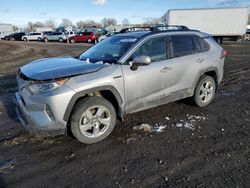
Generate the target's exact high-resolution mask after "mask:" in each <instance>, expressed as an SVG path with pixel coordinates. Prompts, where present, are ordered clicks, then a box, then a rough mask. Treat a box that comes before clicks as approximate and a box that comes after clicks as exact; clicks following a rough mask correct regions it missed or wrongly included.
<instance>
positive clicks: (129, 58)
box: [122, 34, 171, 65]
mask: <svg viewBox="0 0 250 188" xmlns="http://www.w3.org/2000/svg"><path fill="white" fill-rule="evenodd" d="M158 37H162V38H165V43H166V49H165V50H166V57H165V59H163V60H160V61H156V62H161V61H166V60H169V59H171V53H170V48H169V47H170V46H169V43H168V40H169V36H168V35H167V34H164V35H153V36H151V37H149V38H145V40H143V42H141V41H140V40H139V41H138V44H139V45H136V44H135V48H133V49H131V50H129V51H131V52H132V53H131V54H130V55H129V56H128V57H127V58H126V60H125V61H124V63H122V64H123V65H129V61H131V56H132V55H133V53H134V52H135V51H136V50H137V49H138V48H140V47H141V46H142V45H143V44H145V43H146V42H147V41H149V40H151V39H154V38H158ZM125 55H126V54H125ZM152 63H155V62H152Z"/></svg>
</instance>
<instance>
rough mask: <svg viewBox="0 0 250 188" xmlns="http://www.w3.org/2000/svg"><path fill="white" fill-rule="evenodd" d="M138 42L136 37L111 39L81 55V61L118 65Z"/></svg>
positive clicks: (115, 37)
mask: <svg viewBox="0 0 250 188" xmlns="http://www.w3.org/2000/svg"><path fill="white" fill-rule="evenodd" d="M136 41H137V38H135V37H128V36H114V37H109V38H107V39H105V40H103V41H102V42H100V43H98V44H96V45H95V46H93V47H92V48H90V49H88V50H87V51H86V52H84V53H83V54H81V55H80V58H79V59H80V60H85V61H86V60H89V62H91V63H96V62H99V61H103V63H116V62H117V61H118V60H119V59H120V58H121V57H122V56H123V55H124V54H125V53H126V52H127V51H128V49H129V48H130V47H131V46H132V45H133V44H134V43H135V42H136Z"/></svg>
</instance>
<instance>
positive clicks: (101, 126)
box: [70, 97, 116, 144]
mask: <svg viewBox="0 0 250 188" xmlns="http://www.w3.org/2000/svg"><path fill="white" fill-rule="evenodd" d="M115 124H116V111H115V109H114V107H113V105H112V104H111V103H110V102H109V101H108V100H106V99H104V98H102V97H87V98H84V99H82V100H81V101H79V102H78V103H77V104H76V106H75V107H74V110H73V112H72V115H71V120H70V128H71V131H72V133H73V135H74V136H75V137H76V139H77V140H78V141H80V142H82V143H85V144H93V143H97V142H100V141H102V140H104V139H105V138H106V137H107V136H109V135H110V133H111V132H112V131H113V129H114V127H115Z"/></svg>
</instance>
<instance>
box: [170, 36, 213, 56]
mask: <svg viewBox="0 0 250 188" xmlns="http://www.w3.org/2000/svg"><path fill="white" fill-rule="evenodd" d="M173 36H190V37H191V38H192V44H193V51H192V53H189V54H184V55H180V56H174V49H173V44H172V39H171V38H172V37H173ZM194 36H197V37H200V38H201V39H202V40H204V42H206V44H207V45H208V50H205V51H199V50H198V49H195V45H194ZM169 49H170V57H171V59H172V58H179V57H184V56H188V55H193V54H199V53H204V52H207V51H209V50H210V45H209V43H208V42H207V41H205V39H204V38H203V37H201V36H199V35H197V34H194V33H192V34H171V35H169Z"/></svg>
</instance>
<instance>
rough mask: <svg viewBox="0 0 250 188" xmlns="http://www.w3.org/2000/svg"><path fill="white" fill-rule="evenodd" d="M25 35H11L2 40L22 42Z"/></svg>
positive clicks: (21, 33)
mask: <svg viewBox="0 0 250 188" xmlns="http://www.w3.org/2000/svg"><path fill="white" fill-rule="evenodd" d="M24 35H26V33H25V32H18V33H12V34H10V35H8V36H5V37H4V40H20V41H21V40H22V37H23V36H24Z"/></svg>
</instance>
